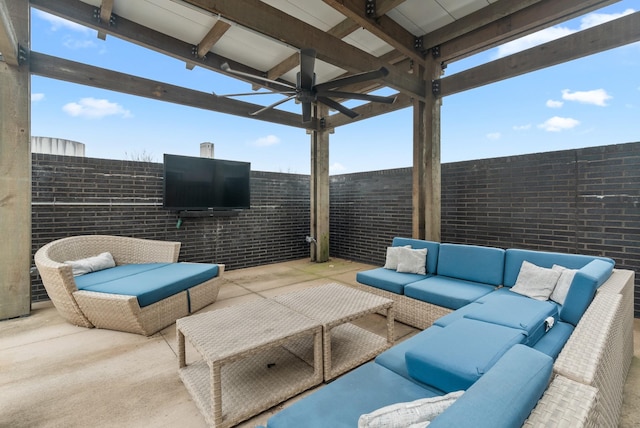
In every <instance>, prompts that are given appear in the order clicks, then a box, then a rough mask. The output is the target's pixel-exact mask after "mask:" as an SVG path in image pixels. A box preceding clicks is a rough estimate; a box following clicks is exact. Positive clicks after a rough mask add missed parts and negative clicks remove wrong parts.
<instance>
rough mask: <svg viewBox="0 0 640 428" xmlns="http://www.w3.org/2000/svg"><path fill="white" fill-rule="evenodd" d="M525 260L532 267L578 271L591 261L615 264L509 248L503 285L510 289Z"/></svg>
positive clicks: (560, 254) (588, 258) (561, 254)
mask: <svg viewBox="0 0 640 428" xmlns="http://www.w3.org/2000/svg"><path fill="white" fill-rule="evenodd" d="M524 260H526V261H528V262H530V263H533V264H534V265H537V266H541V267H545V268H550V267H552V266H553V265H554V264H556V265H560V266H564V267H566V268H569V269H580V268H581V267H583V266H585V265H586V264H588V263H590V262H592V261H593V260H604V261H607V262H609V263H611V265H612V266H613V265H614V264H615V262H614V261H613V260H612V259H609V258H606V257H595V256H585V255H584V254H564V253H552V252H547V251H532V250H520V249H517V248H510V249H508V250H507V251H506V256H505V266H504V285H505V286H506V287H512V286H513V285H514V284H515V283H516V279H518V274H519V273H520V267H521V266H522V262H523V261H524Z"/></svg>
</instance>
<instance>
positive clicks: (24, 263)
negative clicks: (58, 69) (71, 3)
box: [0, 0, 31, 320]
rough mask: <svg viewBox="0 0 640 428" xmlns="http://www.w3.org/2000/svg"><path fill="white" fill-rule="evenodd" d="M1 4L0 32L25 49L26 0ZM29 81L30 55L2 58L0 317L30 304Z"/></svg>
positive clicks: (25, 310)
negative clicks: (0, 28) (10, 35)
mask: <svg viewBox="0 0 640 428" xmlns="http://www.w3.org/2000/svg"><path fill="white" fill-rule="evenodd" d="M5 4H6V8H5V7H3V8H2V9H3V12H2V13H6V14H7V15H8V20H6V19H4V20H3V21H4V22H5V23H6V22H11V25H4V31H3V32H2V34H3V36H0V37H4V35H7V34H8V33H7V31H14V32H15V33H14V34H13V35H14V36H15V37H13V39H14V40H15V41H16V42H17V43H18V44H19V45H20V47H21V48H22V49H23V54H24V53H26V54H28V47H29V2H26V1H23V0H5ZM4 18H7V16H5V17H4ZM7 27H13V29H11V30H9V29H8V28H7ZM15 48H16V49H17V47H15ZM23 54H21V55H20V56H21V57H22V55H23ZM30 81H31V79H30V74H29V63H28V59H22V58H21V59H20V62H19V63H18V64H15V65H12V64H9V63H7V62H2V61H0V236H1V237H2V242H3V243H2V245H0V320H3V319H7V318H15V317H19V316H24V315H28V314H29V312H30V310H31V276H30V273H29V269H30V267H31V141H30V135H29V134H30V113H31V112H30V98H31V89H30Z"/></svg>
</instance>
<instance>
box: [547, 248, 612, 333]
mask: <svg viewBox="0 0 640 428" xmlns="http://www.w3.org/2000/svg"><path fill="white" fill-rule="evenodd" d="M611 272H613V265H612V264H611V263H609V262H606V261H604V260H593V261H592V262H590V263H588V264H586V265H585V266H583V267H582V268H580V269H578V271H577V272H576V275H575V276H574V278H573V281H572V282H571V286H570V288H569V292H568V293H567V297H566V299H565V301H564V304H563V305H562V309H561V310H560V319H562V320H563V321H566V322H569V323H571V324H573V325H577V324H578V322H580V318H581V317H582V315H583V314H584V312H585V311H586V310H587V307H589V305H590V304H591V301H592V300H593V296H595V294H596V290H597V289H598V287H600V286H601V285H602V284H603V283H604V282H605V281H606V280H607V279H608V278H609V277H610V276H611Z"/></svg>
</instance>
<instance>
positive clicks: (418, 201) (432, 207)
mask: <svg viewBox="0 0 640 428" xmlns="http://www.w3.org/2000/svg"><path fill="white" fill-rule="evenodd" d="M414 73H421V74H422V75H423V76H424V78H425V80H426V81H427V93H426V94H425V96H426V101H425V102H422V101H418V100H416V101H414V104H413V230H412V234H413V237H414V238H418V239H427V240H430V241H437V242H439V241H440V213H441V167H440V106H441V101H440V99H439V98H437V97H436V96H435V95H434V94H433V92H432V90H431V81H432V80H433V79H437V78H439V77H440V73H441V69H440V65H439V63H438V62H437V60H434V59H433V58H431V57H428V58H427V61H426V64H425V67H422V66H416V67H415V68H414Z"/></svg>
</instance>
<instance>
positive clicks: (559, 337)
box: [533, 321, 575, 360]
mask: <svg viewBox="0 0 640 428" xmlns="http://www.w3.org/2000/svg"><path fill="white" fill-rule="evenodd" d="M574 329H575V327H574V326H573V325H571V324H569V323H568V322H563V321H558V322H556V323H555V325H554V326H553V327H552V328H551V330H549V331H548V332H546V333H545V335H544V336H542V338H540V340H538V342H536V344H535V345H533V348H534V349H537V350H538V351H540V352H542V353H544V354H547V355H548V356H550V357H551V358H553V359H554V360H555V359H556V358H558V355H560V351H562V348H563V347H564V344H565V343H567V340H569V337H570V336H571V334H572V333H573V330H574Z"/></svg>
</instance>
